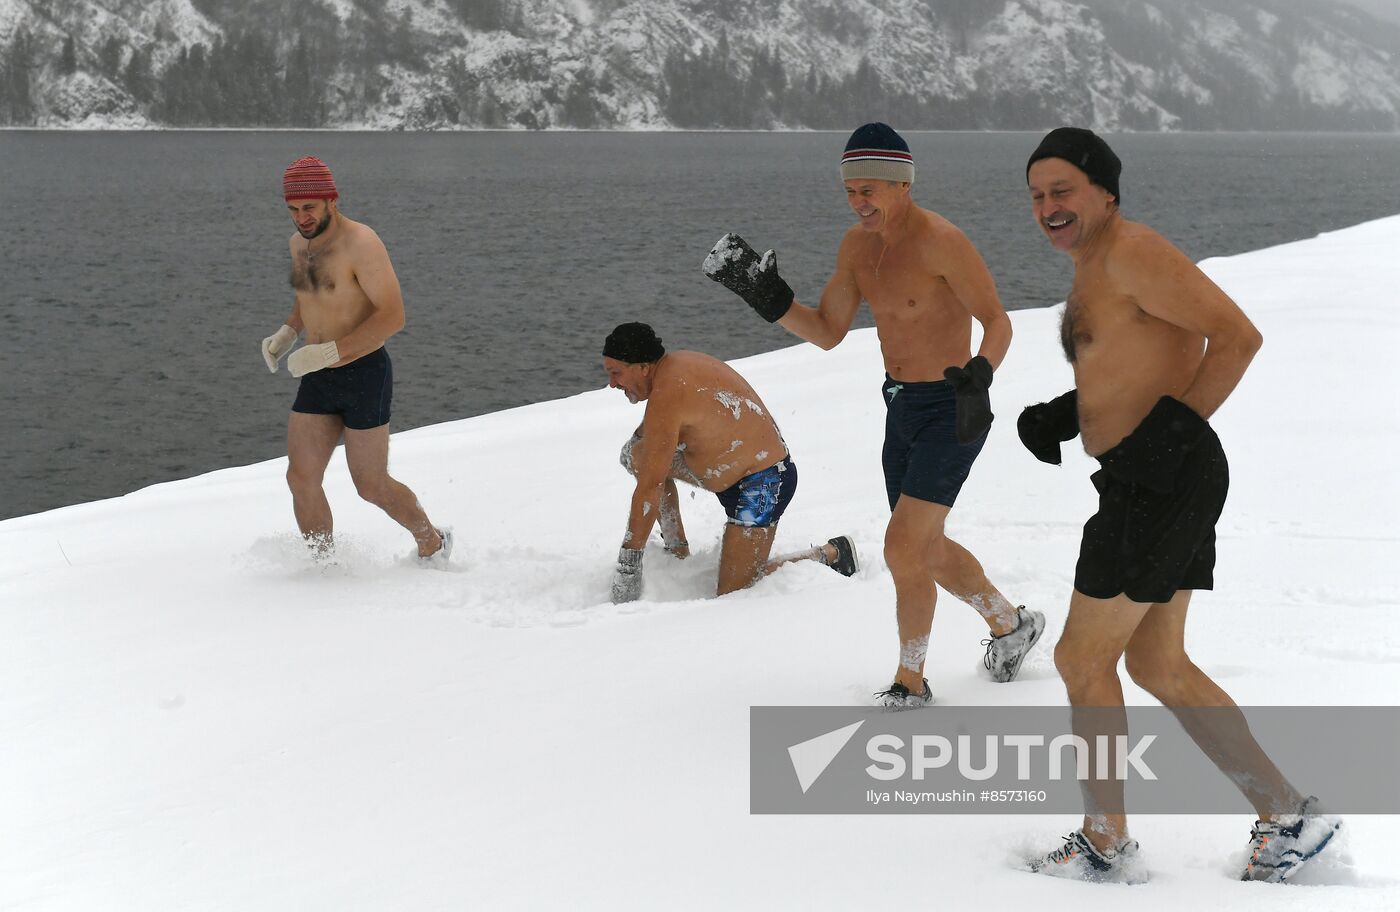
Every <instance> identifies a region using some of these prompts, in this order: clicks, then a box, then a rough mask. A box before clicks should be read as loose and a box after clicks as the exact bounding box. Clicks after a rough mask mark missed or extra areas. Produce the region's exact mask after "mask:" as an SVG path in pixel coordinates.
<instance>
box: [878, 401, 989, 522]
mask: <svg viewBox="0 0 1400 912" xmlns="http://www.w3.org/2000/svg"><path fill="white" fill-rule="evenodd" d="M880 392H881V395H883V396H884V399H885V408H886V410H887V411H886V413H885V449H884V451H883V452H882V453H881V455H880V460H881V462H883V463H884V466H885V493H886V494H887V495H888V496H889V499H890V509H891V510H893V509H894V505H895V504H896V503H898V502H899V497H900V495H901V494H907V495H908V496H910V497H913V498H915V499H917V500H926V501H928V502H929V503H936V504H943V505H944V506H945V507H951V506H952V505H953V501H955V500H957V499H958V492H959V491H961V490H962V486H963V482H965V481H967V475H968V473H969V472H971V471H972V463H973V462H974V461H975V460H976V459H977V454H978V453H981V452H982V445H983V444H984V443H986V442H987V435H986V434H983V435H982V436H981V437H979V438H978V439H977V440H974V441H972V443H969V444H967V445H966V446H964V445H962V444H960V443H958V434H957V414H958V413H957V396H956V394H955V393H954V392H953V384H951V383H949V382H948V381H947V380H928V381H923V382H919V383H901V382H899V381H898V380H894V379H891V378H890V376H889V375H888V374H886V375H885V382H884V383H883V384H881V386H880Z"/></svg>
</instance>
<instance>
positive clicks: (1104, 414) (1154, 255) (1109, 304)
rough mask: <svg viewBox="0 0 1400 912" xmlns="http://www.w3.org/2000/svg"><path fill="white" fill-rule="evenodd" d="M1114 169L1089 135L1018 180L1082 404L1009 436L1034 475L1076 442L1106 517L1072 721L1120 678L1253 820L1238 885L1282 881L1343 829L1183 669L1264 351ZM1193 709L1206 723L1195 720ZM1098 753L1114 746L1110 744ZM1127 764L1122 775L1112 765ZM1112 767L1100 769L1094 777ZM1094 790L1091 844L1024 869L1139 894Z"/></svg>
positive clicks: (1110, 700)
mask: <svg viewBox="0 0 1400 912" xmlns="http://www.w3.org/2000/svg"><path fill="white" fill-rule="evenodd" d="M1121 171H1122V164H1121V162H1120V161H1119V159H1118V156H1117V155H1115V154H1113V150H1112V149H1110V148H1109V147H1108V143H1106V142H1104V140H1103V139H1102V138H1101V137H1099V136H1097V135H1095V134H1094V133H1092V132H1090V131H1088V130H1084V129H1080V128H1076V127H1061V128H1060V129H1058V130H1054V131H1052V132H1051V133H1050V134H1049V135H1048V136H1046V137H1045V139H1044V140H1043V141H1042V142H1041V143H1040V145H1039V146H1038V147H1037V148H1036V150H1035V152H1034V153H1032V154H1031V157H1030V160H1029V161H1028V162H1027V163H1026V183H1027V185H1028V187H1029V189H1030V195H1031V209H1032V211H1033V213H1034V215H1035V221H1036V224H1037V225H1039V226H1040V229H1041V230H1042V231H1043V232H1045V235H1046V237H1047V238H1049V239H1050V243H1051V244H1052V245H1053V246H1054V247H1055V249H1057V250H1061V251H1063V252H1065V253H1067V254H1069V256H1070V259H1071V260H1072V261H1073V262H1074V285H1073V287H1072V288H1071V289H1070V293H1069V297H1068V303H1067V305H1066V307H1065V312H1064V317H1063V320H1062V324H1061V341H1062V344H1063V346H1064V350H1065V356H1066V357H1067V358H1068V359H1069V361H1070V364H1071V365H1072V366H1073V368H1074V379H1075V389H1073V390H1070V391H1069V392H1067V393H1065V394H1063V395H1061V396H1059V397H1057V398H1056V399H1054V400H1052V401H1051V402H1048V403H1042V404H1040V405H1034V406H1031V407H1029V408H1027V409H1026V410H1025V411H1024V412H1023V413H1022V415H1021V418H1020V421H1019V422H1018V423H1017V430H1018V431H1019V433H1020V435H1021V440H1022V441H1023V442H1024V443H1025V445H1026V447H1027V449H1029V450H1030V451H1031V452H1032V453H1033V454H1034V455H1035V457H1036V458H1037V459H1040V460H1041V461H1042V462H1048V463H1051V464H1055V465H1058V464H1059V462H1060V444H1061V443H1062V442H1064V441H1067V440H1071V439H1073V438H1074V437H1075V436H1076V435H1078V436H1080V437H1081V439H1082V441H1083V444H1084V449H1085V451H1086V452H1088V454H1089V455H1090V456H1093V457H1094V458H1095V459H1097V460H1098V461H1099V463H1100V465H1101V468H1100V470H1099V471H1097V472H1095V473H1094V475H1093V478H1092V481H1093V483H1094V487H1095V488H1096V489H1097V490H1098V493H1099V508H1098V512H1097V513H1096V514H1094V516H1092V517H1091V518H1090V519H1089V521H1088V523H1086V524H1085V526H1084V535H1083V539H1082V542H1081V544H1080V552H1079V561H1078V565H1077V567H1076V570H1075V577H1074V592H1073V594H1072V595H1071V598H1070V606H1069V617H1068V618H1067V620H1066V622H1065V630H1064V634H1063V635H1062V636H1061V637H1060V641H1059V643H1058V644H1057V645H1056V647H1055V666H1056V668H1058V669H1059V672H1060V676H1061V677H1062V678H1063V679H1064V682H1065V688H1066V689H1067V690H1068V692H1069V701H1070V703H1071V705H1073V706H1075V707H1111V708H1114V707H1121V706H1122V705H1123V689H1122V684H1121V682H1120V681H1119V678H1118V661H1119V659H1120V658H1124V657H1126V660H1127V669H1128V674H1129V675H1130V676H1131V677H1132V679H1133V680H1134V681H1135V682H1136V683H1137V684H1138V686H1140V687H1142V688H1143V689H1144V690H1146V691H1148V692H1149V693H1151V694H1152V695H1153V696H1154V697H1156V698H1157V699H1158V700H1160V701H1162V703H1164V704H1165V705H1167V706H1168V707H1171V708H1172V710H1173V712H1175V713H1176V714H1177V716H1178V718H1179V719H1181V721H1182V724H1183V726H1184V727H1185V728H1186V730H1187V731H1188V732H1190V734H1191V736H1192V737H1193V738H1194V739H1195V740H1196V743H1197V744H1198V745H1199V746H1200V747H1201V748H1202V749H1203V750H1204V751H1205V752H1206V754H1207V755H1208V756H1210V758H1211V760H1212V761H1214V762H1215V764H1216V765H1217V766H1219V767H1220V768H1221V770H1222V771H1224V772H1226V774H1227V775H1229V776H1230V777H1231V778H1232V779H1234V781H1235V782H1236V784H1237V785H1238V786H1239V787H1240V789H1241V791H1243V792H1244V793H1245V795H1246V796H1247V797H1248V798H1249V800H1250V802H1251V803H1252V804H1253V805H1254V806H1255V808H1256V810H1257V811H1258V812H1259V818H1260V820H1259V823H1257V824H1256V825H1255V830H1254V833H1253V838H1252V840H1251V845H1250V847H1249V851H1250V856H1249V861H1248V863H1247V867H1246V869H1245V871H1244V872H1243V879H1245V880H1281V879H1283V878H1284V877H1287V876H1289V875H1290V874H1291V873H1293V872H1294V871H1296V870H1297V868H1298V866H1300V865H1301V864H1302V863H1303V862H1305V861H1306V860H1307V859H1308V858H1310V857H1312V855H1315V854H1316V853H1317V852H1318V851H1320V850H1321V849H1322V847H1323V846H1325V845H1326V844H1327V842H1328V840H1329V839H1330V838H1331V835H1332V833H1333V832H1334V831H1335V829H1336V828H1337V827H1338V826H1340V822H1339V821H1337V820H1336V819H1335V818H1331V817H1324V816H1321V815H1319V814H1317V813H1316V812H1315V810H1313V809H1311V805H1310V802H1311V799H1310V800H1309V801H1308V802H1305V801H1304V798H1303V796H1302V795H1301V794H1299V793H1298V792H1297V791H1296V790H1295V789H1294V788H1293V787H1292V786H1291V785H1289V783H1288V782H1287V781H1286V780H1285V779H1284V778H1283V776H1282V774H1281V773H1280V772H1279V771H1278V769H1277V768H1276V767H1275V766H1274V765H1273V763H1272V762H1270V761H1269V758H1268V757H1267V756H1265V755H1264V753H1263V751H1262V750H1261V749H1260V748H1259V745H1258V744H1257V743H1255V741H1254V739H1253V737H1252V736H1250V735H1249V728H1248V725H1247V724H1246V721H1245V719H1244V717H1243V715H1242V714H1240V713H1239V711H1238V709H1235V704H1234V703H1233V702H1232V701H1231V700H1230V697H1229V696H1228V695H1227V694H1226V693H1225V692H1224V691H1223V690H1221V689H1220V687H1219V686H1217V685H1216V683H1215V682H1214V681H1212V680H1211V679H1210V678H1209V677H1207V676H1206V674H1205V672H1204V671H1202V670H1201V669H1200V668H1198V667H1197V666H1196V665H1195V664H1194V663H1192V661H1191V659H1190V658H1189V657H1188V656H1187V654H1186V648H1185V643H1184V631H1185V626H1186V609H1187V606H1188V604H1189V603H1190V601H1191V592H1192V590H1195V589H1210V588H1211V587H1212V585H1213V571H1214V566H1215V523H1216V521H1217V519H1218V518H1219V517H1220V513H1221V510H1222V508H1223V507H1224V505H1225V493H1226V489H1227V488H1228V486H1229V471H1228V468H1227V466H1226V461H1225V452H1224V450H1223V449H1221V446H1220V440H1219V439H1218V438H1217V437H1216V435H1215V432H1214V430H1212V429H1211V427H1210V425H1209V424H1208V423H1207V421H1206V419H1208V418H1209V417H1210V416H1211V415H1212V414H1214V413H1215V411H1216V409H1218V408H1219V407H1220V405H1221V404H1222V403H1223V402H1224V401H1225V398H1226V397H1227V396H1229V394H1230V392H1231V391H1232V390H1233V389H1234V388H1235V386H1236V384H1238V383H1239V382H1240V378H1241V377H1243V376H1244V372H1245V369H1246V368H1247V367H1248V366H1249V363H1250V360H1251V359H1252V358H1253V357H1254V353H1255V352H1257V351H1258V350H1259V346H1260V344H1261V343H1262V337H1261V336H1260V334H1259V331H1258V330H1257V329H1255V328H1254V325H1253V324H1252V323H1250V321H1249V319H1248V318H1247V317H1246V316H1245V315H1244V313H1243V312H1241V311H1240V309H1239V307H1237V306H1236V305H1235V302H1234V301H1232V300H1231V299H1230V298H1229V296H1227V295H1226V294H1225V293H1224V292H1223V291H1221V290H1220V288H1218V287H1217V286H1216V285H1215V283H1213V282H1212V281H1211V280H1210V279H1209V278H1207V277H1206V275H1205V274H1204V273H1203V272H1201V270H1200V269H1198V268H1197V267H1196V265H1195V264H1194V263H1192V262H1191V261H1190V260H1189V259H1187V258H1186V256H1185V255H1183V254H1182V253H1181V251H1179V250H1177V249H1176V248H1175V247H1173V246H1172V245H1171V244H1170V243H1169V242H1168V241H1167V240H1166V239H1165V238H1163V237H1162V236H1161V235H1159V234H1157V232H1155V231H1153V230H1152V229H1150V228H1148V227H1147V226H1146V225H1142V224H1139V223H1137V222H1132V221H1129V220H1128V219H1126V218H1124V217H1123V215H1122V213H1121V211H1120V205H1121V201H1122V197H1121V196H1120V194H1119V189H1118V181H1119V176H1120V174H1121ZM1193 707H1211V708H1212V709H1211V710H1209V711H1208V712H1206V713H1194V714H1193V713H1191V711H1190V710H1191V708H1193ZM1075 729H1076V733H1077V734H1079V735H1081V736H1082V737H1084V738H1085V741H1086V742H1087V743H1088V744H1089V745H1091V747H1092V749H1094V750H1096V749H1097V748H1098V745H1099V744H1101V743H1103V744H1114V743H1123V742H1126V738H1123V740H1122V742H1120V741H1117V740H1116V739H1115V738H1114V737H1113V736H1117V735H1126V734H1127V732H1126V717H1125V716H1123V715H1122V714H1121V713H1117V712H1107V713H1090V712H1081V713H1076V714H1075ZM1099 735H1106V736H1110V737H1109V738H1108V740H1105V741H1103V742H1100V741H1099V740H1098V738H1097V736H1099ZM1120 759H1121V758H1120ZM1101 762H1105V758H1098V757H1096V758H1095V764H1096V765H1095V768H1096V769H1098V768H1102V767H1100V766H1098V765H1097V764H1098V763H1101ZM1090 786H1091V787H1086V789H1085V806H1086V807H1085V811H1086V812H1085V817H1084V824H1083V828H1082V829H1080V830H1079V831H1077V832H1075V833H1073V834H1071V835H1070V836H1069V837H1068V838H1067V840H1066V842H1065V845H1064V846H1062V847H1061V848H1059V849H1056V850H1055V851H1053V852H1050V853H1049V854H1048V855H1046V856H1045V857H1043V858H1040V859H1037V860H1035V861H1033V862H1032V864H1031V867H1032V869H1033V870H1038V871H1047V872H1053V873H1056V874H1059V875H1062V876H1063V875H1065V874H1071V875H1077V876H1080V877H1083V878H1084V879H1087V880H1096V881H1099V880H1132V879H1134V876H1135V875H1134V873H1133V872H1134V868H1135V865H1134V863H1133V862H1132V861H1131V858H1132V856H1133V855H1134V854H1135V853H1136V851H1137V843H1136V842H1134V841H1133V840H1131V839H1130V838H1129V837H1128V829H1127V818H1126V816H1125V813H1124V806H1123V786H1122V782H1121V781H1119V780H1103V781H1097V782H1095V783H1091V784H1090Z"/></svg>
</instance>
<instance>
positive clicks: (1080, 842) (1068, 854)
mask: <svg viewBox="0 0 1400 912" xmlns="http://www.w3.org/2000/svg"><path fill="white" fill-rule="evenodd" d="M1137 852H1138V844H1137V840H1136V839H1129V840H1127V841H1126V842H1124V843H1122V844H1121V845H1119V846H1118V848H1116V849H1099V848H1095V846H1094V844H1093V843H1092V842H1090V841H1089V839H1088V837H1086V836H1085V835H1084V831H1083V830H1075V831H1074V832H1073V833H1070V834H1069V835H1068V836H1066V837H1065V844H1064V845H1062V846H1060V847H1059V848H1058V849H1056V850H1055V851H1053V852H1050V853H1049V854H1048V855H1046V856H1044V857H1043V858H1036V859H1033V860H1032V861H1031V863H1030V868H1031V872H1032V873H1034V874H1048V875H1050V876H1051V877H1064V878H1067V879H1069V880H1083V881H1087V882H1089V883H1126V884H1138V883H1145V882H1146V881H1147V876H1146V874H1145V872H1144V871H1143V870H1142V868H1141V866H1140V865H1139V864H1138V859H1137Z"/></svg>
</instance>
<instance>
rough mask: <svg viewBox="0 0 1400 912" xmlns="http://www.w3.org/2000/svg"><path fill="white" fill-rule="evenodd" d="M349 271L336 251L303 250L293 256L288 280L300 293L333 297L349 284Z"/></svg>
mask: <svg viewBox="0 0 1400 912" xmlns="http://www.w3.org/2000/svg"><path fill="white" fill-rule="evenodd" d="M347 269H348V267H347V265H346V264H345V262H344V258H343V257H340V256H337V255H336V253H335V252H334V251H320V252H312V251H309V250H307V249H304V248H303V249H301V250H298V251H297V252H296V253H295V254H293V255H292V268H291V273H290V274H289V275H288V277H287V280H288V282H289V283H290V284H291V286H292V288H293V289H294V290H295V291H297V292H299V293H306V294H317V295H319V294H324V295H331V294H334V293H335V292H336V290H337V289H338V288H341V287H343V286H345V285H346V284H347V283H348V280H349V278H350V277H349V276H347V275H346V274H345V273H346V272H347Z"/></svg>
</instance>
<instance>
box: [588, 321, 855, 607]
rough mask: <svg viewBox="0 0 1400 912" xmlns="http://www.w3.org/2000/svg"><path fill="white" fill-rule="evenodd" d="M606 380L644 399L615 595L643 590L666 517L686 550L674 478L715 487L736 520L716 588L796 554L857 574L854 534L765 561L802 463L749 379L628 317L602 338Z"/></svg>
mask: <svg viewBox="0 0 1400 912" xmlns="http://www.w3.org/2000/svg"><path fill="white" fill-rule="evenodd" d="M603 369H604V370H606V371H607V374H608V386H609V387H610V388H612V389H620V390H622V392H623V393H624V394H625V395H626V396H627V400H628V401H629V402H631V403H633V404H636V403H638V402H642V401H645V402H646V404H647V409H646V415H645V416H644V417H643V418H642V426H641V427H640V428H638V429H637V433H636V434H634V435H633V437H632V439H631V440H629V441H628V442H627V444H626V445H625V446H623V448H622V464H623V466H624V467H625V468H626V469H627V471H629V472H631V473H632V474H633V475H635V476H636V477H637V487H636V490H635V491H634V492H633V493H632V507H631V510H630V511H629V512H628V514H627V534H626V535H625V536H624V537H623V539H622V549H621V551H619V552H618V558H617V570H616V572H615V573H614V574H613V585H612V600H613V601H614V602H630V601H635V600H636V599H638V598H641V595H642V549H643V547H644V546H645V545H646V541H647V536H649V535H650V534H651V527H652V524H653V523H655V522H657V520H658V519H659V520H660V522H661V531H662V538H663V539H664V540H665V543H666V550H667V551H669V552H671V553H672V554H673V555H675V556H676V557H679V558H685V557H687V556H689V554H690V550H689V545H688V544H687V543H686V541H685V530H684V527H683V526H682V524H681V519H680V506H679V495H678V492H677V489H676V481H678V480H679V481H683V482H685V483H687V484H691V485H695V486H696V487H701V488H704V489H705V490H707V491H709V492H711V493H713V494H714V495H715V496H716V497H717V498H719V502H720V504H721V505H723V507H724V512H725V514H726V515H727V516H728V517H729V519H728V521H727V522H726V523H725V526H724V539H723V541H722V543H721V546H720V557H719V585H718V587H717V591H718V594H720V595H724V594H725V593H728V592H733V591H735V590H736V589H743V588H744V587H745V586H749V585H752V584H753V583H754V582H756V581H758V580H759V579H761V578H762V577H763V576H764V574H767V573H771V572H773V571H774V570H776V569H777V568H778V567H779V566H781V565H782V564H784V563H789V562H791V561H794V560H816V561H820V562H821V563H824V564H826V565H827V566H828V567H831V568H832V569H833V570H836V571H837V572H838V573H841V574H843V575H845V576H851V575H853V574H854V573H855V572H856V569H857V563H856V552H855V547H854V546H853V545H852V543H851V540H850V539H849V538H847V537H845V536H844V535H843V536H840V537H838V538H833V539H831V540H829V541H828V542H827V543H826V544H825V545H821V546H818V547H815V548H812V549H811V550H809V551H804V552H801V553H798V554H795V555H790V556H788V557H784V558H779V559H776V560H773V561H771V562H770V561H769V560H768V555H769V552H770V551H771V550H772V548H773V536H774V534H775V533H776V532H777V530H778V520H779V519H781V518H782V516H783V511H785V510H786V509H787V506H788V503H789V502H791V500H792V496H793V494H794V493H796V491H797V467H796V466H795V465H793V462H792V457H791V456H790V455H789V454H788V449H787V444H786V443H784V442H783V437H782V435H781V434H780V433H779V432H778V426H777V424H775V423H774V422H773V416H772V415H770V414H769V413H768V409H767V407H766V406H764V404H763V402H762V400H760V399H759V398H758V394H757V393H755V392H754V391H753V387H751V386H749V384H748V383H747V382H746V381H745V380H744V378H743V377H741V376H739V374H738V373H737V372H736V371H735V370H734V368H732V367H730V366H729V365H728V364H725V363H724V362H723V361H720V360H719V359H717V358H712V357H710V356H709V355H705V354H701V353H700V352H691V351H676V352H667V351H666V349H665V347H664V346H662V344H661V340H660V339H659V338H657V335H656V333H655V332H654V331H653V330H652V328H651V327H650V326H648V325H647V324H645V323H623V324H622V325H621V326H619V327H617V328H616V329H614V330H613V331H612V333H611V334H609V335H608V338H607V340H606V341H605V342H604V343H603Z"/></svg>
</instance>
